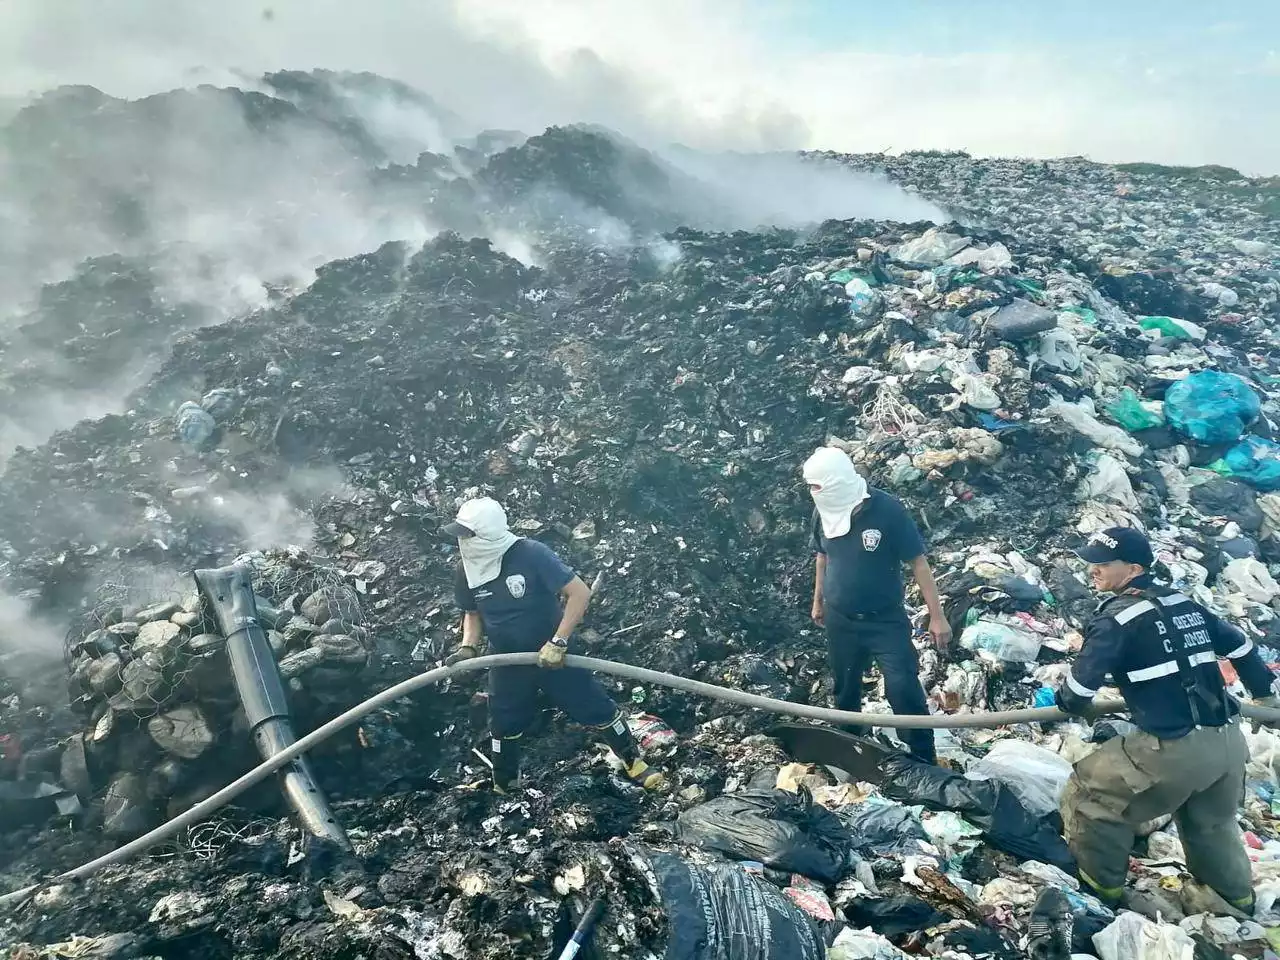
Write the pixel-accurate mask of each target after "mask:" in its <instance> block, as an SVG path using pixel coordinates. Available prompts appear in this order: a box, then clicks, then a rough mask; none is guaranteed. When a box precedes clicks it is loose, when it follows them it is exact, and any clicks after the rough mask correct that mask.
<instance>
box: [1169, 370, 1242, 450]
mask: <svg viewBox="0 0 1280 960" xmlns="http://www.w3.org/2000/svg"><path fill="white" fill-rule="evenodd" d="M1261 409H1262V408H1261V403H1260V402H1259V400H1258V395H1257V394H1256V393H1254V391H1253V388H1252V387H1250V386H1249V384H1247V383H1246V382H1245V381H1244V380H1242V379H1240V378H1239V377H1237V376H1235V375H1234V374H1230V373H1220V372H1219V371H1217V370H1201V371H1200V372H1199V373H1193V374H1191V375H1190V376H1188V377H1186V378H1185V379H1183V380H1179V381H1178V382H1177V383H1175V384H1174V385H1173V386H1171V387H1170V388H1169V390H1168V392H1167V393H1166V394H1165V398H1164V414H1165V417H1166V418H1168V420H1169V425H1170V426H1172V427H1174V428H1175V429H1176V430H1178V431H1179V432H1181V433H1183V434H1185V435H1186V436H1188V437H1191V438H1192V439H1193V440H1199V441H1200V442H1201V443H1230V442H1231V441H1233V440H1238V439H1240V437H1241V435H1242V434H1243V433H1244V432H1245V429H1246V428H1247V427H1248V426H1249V425H1250V424H1251V423H1253V422H1254V421H1255V420H1257V419H1258V416H1259V414H1260V413H1261Z"/></svg>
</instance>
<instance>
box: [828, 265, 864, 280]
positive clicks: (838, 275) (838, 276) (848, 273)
mask: <svg viewBox="0 0 1280 960" xmlns="http://www.w3.org/2000/svg"><path fill="white" fill-rule="evenodd" d="M856 276H857V274H856V273H854V272H853V271H852V270H849V269H847V268H846V269H844V270H837V271H836V272H835V273H833V274H831V276H829V277H827V282H828V283H848V282H849V281H850V280H852V279H853V278H854V277H856Z"/></svg>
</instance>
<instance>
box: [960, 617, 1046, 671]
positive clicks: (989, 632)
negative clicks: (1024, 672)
mask: <svg viewBox="0 0 1280 960" xmlns="http://www.w3.org/2000/svg"><path fill="white" fill-rule="evenodd" d="M1040 645H1041V644H1040V638H1039V637H1037V636H1036V635H1035V634H1034V633H1028V632H1026V631H1023V630H1015V629H1014V628H1013V627H1011V626H1009V625H1007V624H1004V623H999V622H997V621H995V620H979V621H978V622H977V623H973V624H970V625H969V626H967V627H965V628H964V632H963V633H962V634H960V646H962V647H964V648H965V649H966V650H975V651H976V650H985V651H987V652H988V653H990V654H993V655H994V656H996V657H998V658H999V659H1001V660H1008V661H1011V662H1014V663H1029V662H1031V661H1032V660H1034V659H1035V658H1036V655H1037V654H1038V653H1039V652H1040Z"/></svg>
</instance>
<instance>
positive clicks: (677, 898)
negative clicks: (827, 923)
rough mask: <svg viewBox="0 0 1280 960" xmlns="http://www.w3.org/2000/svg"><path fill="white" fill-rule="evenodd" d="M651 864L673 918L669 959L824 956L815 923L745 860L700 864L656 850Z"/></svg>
mask: <svg viewBox="0 0 1280 960" xmlns="http://www.w3.org/2000/svg"><path fill="white" fill-rule="evenodd" d="M650 864H651V867H652V870H653V873H654V876H655V877H656V879H657V882H658V890H659V895H660V897H661V899H662V908H663V910H664V911H665V912H666V915H667V921H668V924H669V929H668V939H667V952H666V960H823V958H824V957H825V956H826V946H825V943H824V941H823V937H822V936H821V935H820V934H819V932H818V930H817V929H816V927H815V925H814V923H813V922H812V921H810V920H809V918H808V917H807V916H805V914H804V913H803V912H802V911H801V910H800V909H799V908H798V907H796V906H795V905H794V904H793V903H792V902H791V901H790V900H788V899H787V898H786V897H785V896H784V895H783V894H782V893H781V891H779V890H778V889H777V888H776V887H774V886H773V885H772V884H770V883H769V882H768V881H767V880H765V879H763V878H761V877H757V876H752V875H751V874H749V873H747V872H746V871H745V870H744V869H743V868H742V867H741V866H739V865H738V864H733V863H718V864H712V865H710V866H706V867H702V866H696V865H694V864H690V863H686V862H685V861H684V860H681V859H680V858H679V857H676V856H673V855H671V854H666V853H655V854H653V855H652V856H651V857H650Z"/></svg>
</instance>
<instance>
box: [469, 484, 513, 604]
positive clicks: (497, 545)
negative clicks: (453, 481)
mask: <svg viewBox="0 0 1280 960" xmlns="http://www.w3.org/2000/svg"><path fill="white" fill-rule="evenodd" d="M454 524H455V525H456V526H457V527H462V528H464V529H465V530H470V531H471V533H472V536H469V537H466V536H460V537H458V550H459V551H461V553H462V569H463V571H464V572H465V573H466V575H467V586H469V587H471V588H472V589H474V588H475V587H479V586H481V585H483V584H486V583H488V582H489V581H490V580H495V579H497V576H498V573H499V572H500V571H501V570H502V558H503V557H504V556H505V555H506V553H507V551H508V550H510V549H511V545H512V544H513V543H515V542H516V541H517V540H519V539H520V538H519V537H517V536H516V535H515V534H514V533H512V532H511V528H510V527H509V526H508V525H507V511H505V510H503V509H502V504H500V503H498V501H497V500H493V499H491V498H489V497H479V498H477V499H475V500H468V501H467V502H466V503H464V504H463V505H462V507H461V509H459V510H458V518H457V520H455V521H454Z"/></svg>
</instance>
